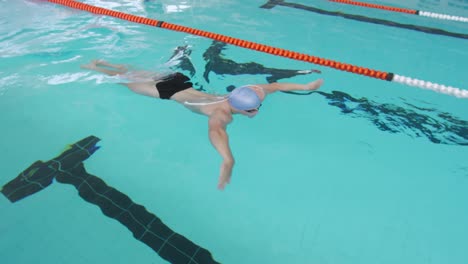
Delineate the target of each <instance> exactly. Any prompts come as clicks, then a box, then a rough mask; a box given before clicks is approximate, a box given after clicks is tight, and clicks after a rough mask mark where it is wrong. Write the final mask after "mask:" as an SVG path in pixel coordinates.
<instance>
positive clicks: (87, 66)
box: [80, 60, 98, 70]
mask: <svg viewBox="0 0 468 264" xmlns="http://www.w3.org/2000/svg"><path fill="white" fill-rule="evenodd" d="M97 61H98V60H92V61H91V62H90V63H88V64H82V65H80V68H82V69H88V70H96V68H97Z"/></svg>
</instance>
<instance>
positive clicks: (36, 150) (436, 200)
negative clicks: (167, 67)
mask: <svg viewBox="0 0 468 264" xmlns="http://www.w3.org/2000/svg"><path fill="white" fill-rule="evenodd" d="M83 2H86V3H88V4H93V5H96V6H101V7H105V8H110V9H114V10H118V11H122V12H127V13H131V14H135V15H139V16H144V17H150V18H155V19H158V20H163V21H168V22H171V23H175V24H180V25H185V26H189V27H193V28H198V29H203V30H206V31H212V32H216V33H220V34H224V35H228V36H232V37H237V38H241V39H245V40H249V41H254V42H259V43H263V44H267V45H272V46H276V47H280V48H285V49H289V50H293V51H297V52H302V53H306V54H310V55H314V56H319V57H324V58H328V59H333V60H336V61H341V62H346V63H351V64H356V65H359V66H364V67H368V68H373V69H378V70H382V71H388V72H394V73H398V74H401V75H405V76H410V77H413V78H418V79H423V80H427V81H432V82H437V83H442V84H445V85H451V86H455V87H460V88H463V89H468V85H467V84H468V79H467V77H466V71H467V66H466V61H467V60H468V51H467V49H466V43H467V41H468V40H467V39H466V38H464V37H463V36H466V35H467V34H468V24H467V23H460V22H451V21H444V20H434V19H430V18H424V17H418V16H411V15H406V14H399V13H389V12H385V11H382V10H376V9H366V8H361V7H355V6H348V5H342V4H336V3H330V2H327V1H305V0H302V1H300V0H291V1H290V2H288V1H287V3H293V4H295V7H299V6H301V7H304V6H305V7H314V8H316V9H315V11H317V9H319V10H325V11H329V12H340V14H352V15H358V16H361V17H367V18H373V19H374V20H372V21H374V22H375V19H380V20H386V21H390V22H392V23H398V24H405V25H413V26H417V27H418V28H422V27H426V28H432V29H433V31H437V32H440V31H441V30H442V31H444V32H449V33H450V34H451V35H452V36H449V35H450V34H449V35H447V34H431V33H424V32H421V31H417V30H414V29H408V28H404V27H402V26H388V25H384V24H381V23H380V24H376V23H373V22H372V23H370V22H364V21H359V20H353V19H346V18H343V17H342V16H334V15H326V14H323V13H322V14H321V13H320V12H319V13H317V12H312V11H310V10H311V9H310V8H309V9H307V8H295V7H291V6H284V5H277V6H274V7H272V8H271V9H266V8H260V7H261V6H262V5H264V4H266V3H267V2H268V1H266V0H262V1H260V0H254V1H245V0H243V1H213V0H208V1H196V0H194V1H190V0H189V1H176V0H171V1H166V0H164V1H156V0H155V1H130V0H127V1H123V0H116V1H97V0H89V1H83ZM368 2H371V3H378V4H393V5H395V6H399V7H405V8H414V9H421V10H426V11H431V12H438V13H447V14H451V15H458V16H464V17H467V16H468V3H467V2H466V1H456V0H448V1H436V0H431V1H428V0H426V1H422V0H420V1H416V0H414V1H368ZM0 7H1V8H0V25H1V26H0V56H1V58H2V65H1V66H0V113H1V114H0V124H1V130H0V131H1V134H0V135H1V137H0V150H1V157H2V162H1V165H0V169H1V172H2V173H1V174H0V186H2V185H4V184H7V183H8V182H9V181H11V180H12V179H14V178H15V177H16V176H18V175H19V174H20V173H21V172H22V171H24V170H25V169H27V168H28V167H29V166H30V165H31V164H33V163H34V162H35V161H37V160H42V161H48V160H51V159H52V158H54V157H56V156H58V155H60V153H61V152H62V151H64V149H65V148H66V146H67V144H72V143H74V142H77V141H79V140H80V139H83V138H86V137H88V136H90V135H94V136H96V137H99V138H100V139H101V140H102V141H101V142H100V143H99V146H101V148H100V149H99V150H97V151H96V152H95V153H94V154H93V155H92V156H91V157H90V158H89V159H87V160H86V161H85V162H84V166H85V168H86V171H87V172H88V173H89V174H92V175H95V176H97V177H99V178H100V179H102V180H103V181H105V183H106V184H107V185H108V186H111V187H113V188H114V189H115V190H118V191H119V192H120V193H122V194H124V195H126V196H127V197H128V198H129V199H131V200H132V201H133V202H134V203H135V204H139V205H141V206H144V207H145V208H146V211H147V212H149V213H151V214H153V215H155V216H157V217H158V218H160V219H161V221H162V222H163V223H164V224H166V225H167V226H168V227H169V228H171V229H172V230H173V232H176V233H178V234H180V235H181V236H184V237H185V238H186V239H187V240H189V241H191V242H193V243H194V244H196V245H198V246H199V247H200V248H202V249H204V250H207V251H209V252H210V253H211V255H212V258H213V259H214V260H216V261H217V262H219V263H227V264H231V263H235V264H237V263H274V264H276V263H278V264H279V263H281V264H282V263H297V264H305V263H307V264H309V263H311V264H315V263H320V264H324V263H330V264H331V263H333V264H348V263H360V264H366V263H369V264H371V263H372V264H375V263H382V264H384V263H411V264H419V263H421V264H426V263H432V264H433V263H465V262H467V261H468V253H467V252H466V250H465V249H466V246H465V245H466V244H467V243H468V227H467V225H466V223H467V222H468V210H467V208H468V207H467V202H466V201H468V195H467V192H466V190H467V188H468V165H467V158H466V157H468V149H467V145H468V121H467V120H468V104H467V102H468V101H467V100H466V99H458V98H455V97H451V96H447V95H442V94H438V93H435V92H432V91H427V90H422V89H419V88H413V87H408V86H404V85H399V84H396V83H390V82H386V81H381V80H375V79H371V78H368V77H363V76H358V75H354V74H351V73H346V72H340V71H337V70H334V69H330V68H326V67H321V66H317V65H312V64H307V63H305V62H298V61H294V60H290V59H286V58H281V57H274V56H272V55H268V54H263V53H259V52H255V51H251V50H247V49H243V48H239V47H234V46H230V45H227V46H224V45H223V44H221V43H213V41H211V40H209V39H204V38H201V37H196V36H191V35H187V34H185V33H178V32H171V31H167V30H164V29H157V28H151V27H147V26H142V25H137V24H132V23H130V22H125V21H121V20H117V19H113V18H107V17H98V16H94V15H91V14H88V13H85V12H82V11H75V10H71V9H68V8H64V7H60V6H57V5H54V4H50V3H45V2H42V1H6V0H0ZM452 33H453V34H452ZM453 35H456V36H455V37H454V36H453ZM177 47H185V48H184V49H185V54H186V55H187V56H186V57H184V59H183V60H182V61H183V62H184V63H191V64H188V65H193V69H195V72H192V73H193V80H194V82H195V83H197V88H198V89H203V90H205V91H207V92H212V93H226V92H227V89H226V87H228V86H230V85H235V86H236V85H240V84H246V83H264V82H267V77H269V76H270V75H269V73H274V74H273V76H275V77H277V76H279V75H281V74H284V73H290V71H289V70H307V69H317V70H320V71H321V72H322V73H321V74H317V73H312V74H306V75H295V76H291V77H288V78H281V79H279V80H278V81H279V82H298V83H306V82H309V81H311V80H315V79H317V78H323V79H324V80H325V84H324V86H323V87H322V88H321V89H320V93H314V94H311V95H307V96H305V95H291V94H284V93H276V94H273V95H271V96H270V97H269V98H267V100H266V102H265V103H264V104H263V106H262V108H261V110H260V113H259V114H258V116H257V117H255V118H254V119H248V118H244V117H236V118H235V122H233V123H232V124H231V125H230V127H229V129H228V132H229V135H230V143H231V147H232V150H233V153H234V156H235V158H236V166H235V168H234V173H233V178H232V183H231V184H230V185H229V186H228V187H227V189H226V190H225V191H222V192H221V191H219V190H217V189H216V184H217V177H218V172H219V165H220V163H221V159H220V157H219V156H218V154H217V153H216V151H215V150H214V149H213V148H212V146H211V145H210V143H209V140H208V136H207V119H206V118H205V117H203V116H198V115H194V114H193V113H191V112H190V111H187V110H186V109H185V108H183V107H181V106H180V105H177V104H176V103H174V102H171V101H160V100H155V99H152V98H149V97H142V96H138V95H136V94H133V93H131V92H130V91H128V90H127V89H126V88H124V87H123V86H120V85H118V84H116V80H114V79H112V78H103V77H102V76H101V75H99V74H95V73H90V72H88V71H85V70H82V69H80V67H79V66H80V64H84V63H87V62H88V61H90V60H91V59H96V58H102V59H106V60H108V61H112V62H117V63H126V64H131V65H134V66H135V67H137V68H141V69H147V70H160V69H161V66H160V65H161V64H164V63H165V62H167V61H168V60H170V58H171V57H172V56H173V54H174V49H176V48H177ZM221 48H223V49H224V50H222V51H220V49H221ZM249 62H255V63H257V64H256V65H253V64H248V63H249ZM184 65H186V64H182V63H181V64H179V65H178V66H177V65H176V66H174V67H175V68H176V69H177V70H181V71H183V72H184V73H186V74H191V72H190V70H188V69H189V68H187V67H184ZM278 78H279V77H278ZM84 185H86V184H84ZM81 187H82V186H81V185H80V188H81ZM84 187H86V186H84ZM106 195H107V194H106ZM0 210H1V212H2V214H1V221H0V233H1V234H2V235H1V236H0V256H1V259H2V260H1V262H2V263H7V264H10V263H15V264H19V263H69V264H75V263H135V262H136V263H169V262H168V261H166V260H164V259H163V257H162V256H161V254H162V253H163V252H162V251H159V252H157V250H154V249H153V248H151V247H150V246H148V244H145V243H144V242H142V241H141V240H143V239H141V238H142V237H144V235H142V236H140V237H134V234H133V233H132V232H131V231H130V229H129V228H128V227H127V226H125V225H124V224H122V223H121V222H119V221H117V220H116V219H113V218H111V217H108V216H106V214H105V213H103V211H102V210H101V209H100V208H99V207H98V206H96V205H95V204H93V203H90V202H88V201H86V200H85V199H84V198H82V197H80V196H79V195H78V191H77V189H76V188H75V187H74V186H72V185H70V184H62V183H61V182H60V180H59V179H57V180H56V181H54V182H53V183H52V184H51V185H50V186H48V187H47V188H45V189H43V190H41V191H39V192H37V193H34V194H32V195H30V196H28V197H26V198H24V199H21V200H19V201H17V202H14V203H12V202H10V201H9V200H8V199H7V198H6V197H5V196H4V195H1V196H0ZM128 210H130V209H128ZM104 212H105V209H104ZM122 215H125V214H124V213H122V214H120V216H122ZM130 220H131V219H130ZM153 220H154V219H153ZM152 223H153V222H152ZM147 226H150V225H147ZM148 228H149V227H148ZM145 230H146V232H147V233H148V232H149V231H148V229H145ZM139 238H140V240H139ZM166 242H170V243H168V245H169V246H171V245H174V244H175V242H173V240H170V239H168V240H167V241H166ZM169 246H168V247H169ZM168 247H166V248H168ZM200 248H197V250H198V251H196V252H195V253H193V254H191V255H190V257H194V255H196V254H198V252H201V251H200V250H201V249H200ZM196 259H197V258H192V259H191V260H189V261H186V262H179V263H204V262H202V261H195V260H196ZM190 261H191V262H190Z"/></svg>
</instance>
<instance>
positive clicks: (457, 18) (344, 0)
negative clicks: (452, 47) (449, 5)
mask: <svg viewBox="0 0 468 264" xmlns="http://www.w3.org/2000/svg"><path fill="white" fill-rule="evenodd" d="M328 1H330V2H335V3H340V4H347V5H355V6H362V7H368V8H376V9H382V10H387V11H391V12H400V13H407V14H412V15H418V16H424V17H430V18H437V19H443V20H453V21H459V22H468V17H461V16H451V15H446V14H439V13H432V12H427V11H422V10H415V9H407V8H399V7H393V6H385V5H377V4H370V3H365V2H358V1H350V0H328Z"/></svg>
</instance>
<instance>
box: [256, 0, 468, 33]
mask: <svg viewBox="0 0 468 264" xmlns="http://www.w3.org/2000/svg"><path fill="white" fill-rule="evenodd" d="M276 6H285V7H292V8H296V9H301V10H305V11H310V12H314V13H318V14H322V15H328V16H337V17H343V18H345V19H351V20H356V21H362V22H368V23H372V24H378V25H384V26H389V27H397V28H404V29H409V30H414V31H419V32H424V33H428V34H435V35H443V36H448V37H454V38H461V39H468V35H467V34H462V33H456V32H450V31H446V30H443V29H439V28H431V27H424V26H416V25H411V24H401V23H397V22H393V21H389V20H384V19H378V18H372V17H366V16H361V15H352V14H347V13H343V12H339V11H327V10H323V9H319V8H316V7H312V6H306V5H301V4H296V3H288V2H284V1H283V0H269V1H268V2H267V3H266V4H264V5H262V6H260V8H264V9H272V8H273V7H276Z"/></svg>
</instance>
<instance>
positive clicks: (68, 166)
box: [1, 136, 219, 264]
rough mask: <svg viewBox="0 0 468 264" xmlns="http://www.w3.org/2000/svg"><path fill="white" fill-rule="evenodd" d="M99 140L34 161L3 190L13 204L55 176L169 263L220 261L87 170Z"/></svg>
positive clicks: (195, 263) (77, 144)
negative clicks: (87, 163) (88, 162)
mask: <svg viewBox="0 0 468 264" xmlns="http://www.w3.org/2000/svg"><path fill="white" fill-rule="evenodd" d="M99 141H100V139H99V138H97V137H95V136H89V137H87V138H84V139H82V140H80V141H79V142H77V143H75V144H73V145H72V146H71V147H70V149H68V150H66V151H65V152H63V153H62V154H60V155H59V156H57V157H55V158H54V159H52V160H50V161H47V162H42V161H36V162H34V163H33V164H32V165H31V166H30V167H29V168H27V169H26V170H24V171H23V172H21V173H20V174H19V175H18V177H16V178H15V179H13V180H11V181H10V182H8V183H7V184H5V186H3V187H2V189H1V192H2V193H3V195H4V196H5V197H6V198H8V199H9V200H10V201H11V202H13V203H14V202H17V201H19V200H21V199H23V198H26V197H27V196H30V195H32V194H34V193H36V192H39V191H41V190H43V189H45V188H46V187H47V186H49V185H50V184H52V182H53V179H54V178H55V179H56V180H57V181H58V182H60V183H66V184H71V185H73V186H74V187H75V188H76V189H77V190H78V193H79V195H80V196H81V198H83V200H85V201H87V202H89V203H92V204H95V205H97V206H98V207H99V208H100V209H101V211H102V212H103V213H104V214H105V215H106V216H108V217H110V218H113V219H115V220H117V221H119V222H120V223H121V224H122V225H124V226H125V227H127V228H128V229H129V230H130V231H131V232H132V234H133V236H134V237H135V238H136V239H137V240H139V241H141V242H143V243H145V244H146V245H148V246H149V247H151V248H152V249H153V250H154V251H155V252H156V253H157V254H158V255H159V256H160V257H161V258H163V259H165V260H167V261H169V262H170V263H175V264H187V263H192V264H205V263H207V264H212V263H213V264H214V263H219V262H216V261H215V260H214V259H213V257H212V255H211V253H210V252H209V251H208V250H206V249H204V248H202V247H200V246H198V245H196V244H195V243H193V242H192V241H190V240H189V239H187V238H186V237H184V236H182V235H180V234H178V233H176V232H174V231H173V230H172V229H170V228H169V227H168V226H167V225H165V224H164V223H163V222H162V221H161V219H160V218H158V217H157V216H156V215H154V214H152V213H151V212H148V211H147V210H146V209H145V207H144V206H142V205H139V204H136V203H134V202H133V201H132V200H131V199H130V198H129V197H128V196H127V195H125V194H124V193H122V192H120V191H118V190H116V189H115V188H112V187H110V186H109V185H107V184H106V183H105V182H104V181H103V180H101V179H100V178H99V177H96V176H94V175H91V174H89V173H88V172H87V171H86V170H85V167H84V165H83V161H84V160H86V159H87V158H89V157H90V156H91V155H92V154H93V153H94V152H95V151H96V150H97V149H99V147H97V146H96V144H97V143H98V142H99ZM109 242H110V243H112V241H109Z"/></svg>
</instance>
